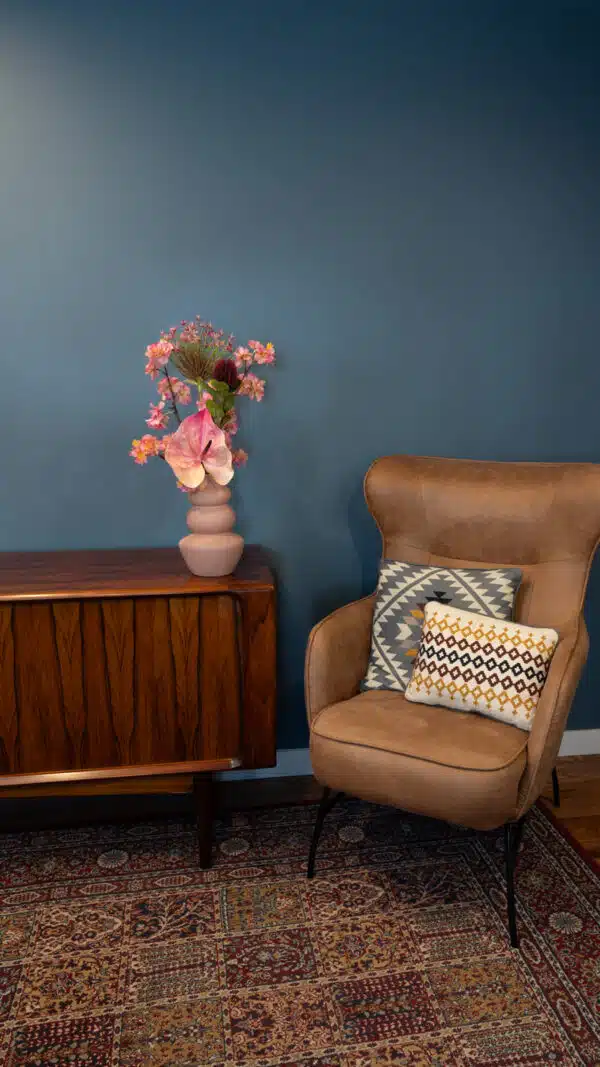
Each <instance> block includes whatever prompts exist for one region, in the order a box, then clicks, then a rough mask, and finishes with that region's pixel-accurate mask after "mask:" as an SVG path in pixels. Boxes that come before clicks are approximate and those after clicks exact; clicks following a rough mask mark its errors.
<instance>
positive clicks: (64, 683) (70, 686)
mask: <svg viewBox="0 0 600 1067" xmlns="http://www.w3.org/2000/svg"><path fill="white" fill-rule="evenodd" d="M80 608H81V605H80V604H79V602H78V601H77V600H69V601H65V602H64V603H57V604H53V605H52V615H53V618H54V637H55V643H56V655H57V660H58V669H59V673H60V680H61V696H62V703H63V715H64V721H65V732H66V734H67V737H68V738H69V743H70V746H71V752H72V757H71V765H72V767H73V768H75V767H83V766H85V756H84V751H83V749H84V741H85V729H86V706H85V698H84V693H83V652H82V642H81V610H80Z"/></svg>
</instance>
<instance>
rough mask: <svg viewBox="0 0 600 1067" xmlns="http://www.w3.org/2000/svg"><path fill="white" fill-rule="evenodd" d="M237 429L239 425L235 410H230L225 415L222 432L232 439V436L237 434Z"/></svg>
mask: <svg viewBox="0 0 600 1067" xmlns="http://www.w3.org/2000/svg"><path fill="white" fill-rule="evenodd" d="M239 428H240V424H239V422H238V417H237V413H236V410H235V408H232V409H231V411H228V412H227V415H226V416H225V422H224V423H223V430H224V431H225V433H228V434H229V435H230V436H231V437H233V436H234V434H236V433H237V432H238V430H239Z"/></svg>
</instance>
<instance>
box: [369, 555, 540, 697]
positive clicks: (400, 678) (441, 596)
mask: <svg viewBox="0 0 600 1067" xmlns="http://www.w3.org/2000/svg"><path fill="white" fill-rule="evenodd" d="M520 581H521V571H520V570H518V569H517V568H515V567H495V568H493V569H492V568H490V569H489V570H483V569H481V568H480V567H435V566H434V567H431V566H429V565H427V564H423V563H401V562H399V561H398V560H396V559H384V560H383V561H382V563H381V567H380V570H379V582H378V584H377V597H376V601H375V611H374V614H373V634H372V638H371V655H370V658H369V666H368V668H367V673H366V675H365V677H364V678H363V680H362V682H361V685H360V688H361V689H363V690H365V689H396V690H397V691H398V692H401V693H403V692H404V690H405V689H406V687H407V685H408V683H409V680H410V675H411V671H412V669H413V666H414V661H415V657H416V655H417V650H418V647H419V642H420V640H421V629H422V626H423V619H424V611H425V605H426V604H428V603H429V602H430V601H433V600H435V601H439V602H440V603H442V604H453V605H454V606H455V607H458V608H464V609H465V610H466V611H478V612H480V613H481V614H482V615H493V616H494V617H495V618H497V619H512V617H513V609H514V602H515V596H516V593H517V589H518V588H519V584H520Z"/></svg>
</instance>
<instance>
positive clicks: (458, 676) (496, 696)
mask: <svg viewBox="0 0 600 1067" xmlns="http://www.w3.org/2000/svg"><path fill="white" fill-rule="evenodd" d="M557 642H558V634H557V632H556V630H550V629H542V628H541V627H538V626H523V625H522V624H521V623H519V622H502V621H500V620H499V619H490V618H489V616H487V615H476V614H475V613H474V612H472V611H460V610H459V609H458V608H452V607H447V606H446V605H445V604H428V605H427V607H426V608H425V622H424V623H423V636H422V639H421V644H420V646H419V654H418V656H417V658H416V661H415V666H414V670H413V673H412V677H411V679H410V685H409V687H408V689H407V690H406V693H405V696H406V699H407V700H414V701H416V702H417V703H419V704H442V705H443V706H444V707H447V708H454V709H455V710H456V711H478V712H479V713H480V714H481V715H487V716H489V718H491V719H499V720H500V721H501V722H508V723H510V724H511V725H512V726H518V727H519V728H520V729H521V730H531V727H532V725H533V716H534V714H535V709H536V707H537V703H538V700H539V698H540V694H541V692H542V689H543V688H544V682H545V681H546V676H547V674H548V669H549V667H550V662H551V660H552V656H553V655H554V649H555V648H556V644H557Z"/></svg>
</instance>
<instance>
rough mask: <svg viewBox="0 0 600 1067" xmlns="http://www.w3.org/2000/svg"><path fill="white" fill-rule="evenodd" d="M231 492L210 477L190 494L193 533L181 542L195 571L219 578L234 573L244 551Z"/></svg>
mask: <svg viewBox="0 0 600 1067" xmlns="http://www.w3.org/2000/svg"><path fill="white" fill-rule="evenodd" d="M230 497H231V491H230V490H229V489H228V488H227V487H226V486H224V485H217V484H216V482H213V480H212V478H210V477H208V476H207V477H206V478H205V480H204V482H203V484H202V485H201V486H200V488H199V489H194V490H192V491H191V492H189V493H188V498H189V501H190V504H191V505H192V506H191V508H190V510H189V511H188V513H187V524H188V529H189V530H191V533H189V534H187V536H186V537H182V538H181V541H180V542H179V548H180V550H181V555H182V556H183V558H184V560H185V562H186V563H187V565H188V567H189V569H190V570H191V572H192V574H197V575H199V576H200V577H202V578H218V577H221V576H222V575H224V574H231V572H232V571H233V570H235V568H236V567H237V565H238V563H239V561H240V558H241V555H242V552H243V550H244V539H243V537H240V535H239V534H237V533H234V532H233V524H234V523H235V511H234V510H233V508H232V507H230V506H229V503H228V501H229V499H230Z"/></svg>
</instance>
